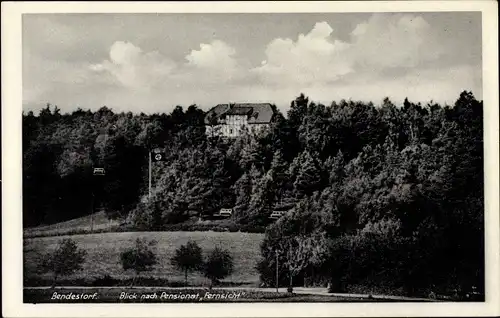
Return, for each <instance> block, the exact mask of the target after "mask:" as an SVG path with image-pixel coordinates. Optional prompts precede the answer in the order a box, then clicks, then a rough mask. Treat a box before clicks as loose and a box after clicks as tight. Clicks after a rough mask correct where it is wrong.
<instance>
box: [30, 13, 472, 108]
mask: <svg viewBox="0 0 500 318" xmlns="http://www.w3.org/2000/svg"><path fill="white" fill-rule="evenodd" d="M429 21H430V20H429ZM331 25H333V23H332V24H331ZM331 25H330V24H329V23H327V22H325V21H318V22H316V23H315V24H314V25H311V27H310V29H309V30H307V31H306V32H304V33H303V34H297V36H296V37H279V36H275V38H274V39H272V37H269V39H270V40H269V39H268V40H266V41H262V43H263V44H262V45H264V46H261V47H259V48H261V49H262V51H261V52H260V54H262V56H257V55H256V53H255V52H256V51H257V49H256V50H254V51H252V52H253V53H249V52H248V50H244V49H243V48H242V47H244V46H241V43H239V46H234V45H235V43H236V44H238V41H232V42H231V43H229V42H225V41H223V40H221V39H216V40H214V39H210V38H208V40H207V38H204V39H201V40H200V41H196V42H193V43H196V44H192V43H191V44H190V45H189V47H186V48H184V49H182V50H177V51H176V53H175V54H174V51H175V49H174V48H172V49H168V50H167V49H163V50H161V49H160V48H157V49H156V48H155V49H156V50H155V49H152V48H150V47H148V46H147V45H149V44H145V43H144V42H141V41H140V40H138V39H134V38H132V37H130V36H128V37H126V36H127V35H128V34H127V35H125V34H118V35H119V36H118V35H117V36H114V37H113V38H112V39H107V40H106V41H104V40H102V39H101V38H100V37H99V36H98V35H95V34H94V35H93V36H91V35H90V34H89V35H87V38H86V41H87V40H89V39H92V38H99V39H98V40H96V43H97V42H98V45H94V47H93V48H87V47H86V43H87V42H84V43H80V44H78V42H75V41H73V40H74V39H77V38H79V37H78V36H76V35H72V36H71V39H73V40H72V42H71V45H69V49H70V50H69V51H68V52H66V51H65V50H66V49H68V45H67V44H64V43H62V44H61V45H60V46H59V45H58V44H57V41H59V39H60V38H61V37H62V36H63V35H64V36H66V35H68V34H69V35H71V34H72V29H71V28H69V27H68V28H67V29H64V30H63V29H61V31H60V32H59V33H61V34H59V33H57V34H56V33H53V32H52V31H50V32H49V31H46V32H49V35H51V34H52V35H51V36H52V37H51V38H50V39H51V45H50V46H51V48H50V49H51V50H52V51H51V53H54V54H45V53H43V52H42V53H40V49H42V48H43V45H41V42H40V41H37V42H35V44H36V45H28V46H26V47H25V49H24V50H23V101H24V102H25V103H29V104H33V103H38V105H41V106H43V104H44V103H45V102H51V103H54V104H57V105H59V106H60V107H61V108H62V109H63V110H68V111H71V110H72V109H74V108H75V107H76V106H80V107H83V108H86V107H91V108H93V109H96V108H97V107H100V106H102V105H107V106H109V107H112V108H113V109H114V110H117V111H121V110H124V111H127V110H133V111H144V112H156V111H158V112H167V113H168V112H170V111H171V110H172V108H173V107H174V106H175V105H185V106H187V105H190V104H192V103H196V104H198V105H201V106H202V107H203V108H209V107H211V106H213V105H214V104H217V103H221V102H228V101H235V102H247V101H255V102H259V101H260V102H266V101H268V102H273V103H276V104H277V105H278V107H280V108H281V109H282V111H284V112H286V109H287V108H288V106H289V105H290V101H291V100H293V99H294V98H295V97H296V96H297V95H298V94H300V93H301V92H303V93H305V94H307V95H309V96H310V98H311V100H315V101H319V102H322V103H325V104H330V102H331V101H332V100H337V101H338V100H340V99H343V98H344V99H354V100H364V101H370V100H371V101H373V102H375V103H377V102H379V101H381V100H382V99H383V98H384V97H385V96H389V97H390V98H391V99H392V100H394V101H395V102H399V101H402V100H403V99H404V98H405V97H408V98H409V99H410V100H412V101H415V102H418V101H422V102H426V101H429V100H431V99H433V100H435V101H439V102H448V103H452V102H453V101H454V100H455V99H456V98H457V97H458V95H459V93H460V91H461V90H464V89H467V90H472V91H473V92H474V94H476V97H478V98H482V91H481V88H482V82H481V67H480V64H477V63H476V64H473V63H472V62H471V64H470V65H469V64H467V61H469V60H466V61H465V62H464V61H459V62H456V61H455V62H453V61H452V62H449V63H448V61H449V59H447V58H446V61H447V63H443V60H445V57H449V56H454V52H450V50H452V49H450V46H446V44H444V43H443V41H440V40H439V39H438V38H437V37H436V32H434V31H435V26H434V25H431V24H430V23H429V22H428V21H426V20H425V19H424V18H422V17H421V16H419V15H415V14H374V15H373V16H371V17H370V18H368V19H366V20H365V21H364V22H362V23H359V24H358V25H357V26H355V27H354V28H352V29H351V30H348V31H347V32H344V34H343V37H342V40H341V39H340V37H339V35H337V33H336V32H338V31H336V30H334V28H332V26H331ZM79 28H80V29H81V28H82V27H81V26H79ZM349 31H350V32H349ZM51 32H52V33H51ZM116 32H118V31H116ZM121 32H122V33H124V32H123V31H121ZM125 33H126V32H125ZM241 36H242V37H243V36H244V34H242V35H241ZM32 37H33V36H32ZM117 39H122V40H117ZM123 39H127V40H123ZM163 40H165V39H164V38H160V37H158V41H163ZM224 40H226V39H224ZM168 41H169V40H168ZM168 41H166V42H168ZM104 42H106V44H105V45H104V44H103V43H104ZM149 42H151V41H149ZM163 44H165V43H163ZM155 45H156V44H155ZM168 45H172V46H175V42H168ZM168 45H166V44H165V47H168ZM75 47H76V48H78V49H79V50H80V51H82V52H80V53H79V54H80V58H78V59H76V58H59V57H60V56H61V55H68V56H70V55H72V52H73V51H75V50H76V49H75ZM158 47H161V46H158ZM83 48H86V50H85V49H83ZM89 52H90V53H91V52H99V54H98V57H97V53H96V54H90V53H89ZM167 52H168V53H167ZM251 54H254V55H252V56H251ZM84 57H87V58H84ZM91 57H92V58H91ZM250 63H254V64H253V65H252V64H250ZM64 107H66V109H65V108H64Z"/></svg>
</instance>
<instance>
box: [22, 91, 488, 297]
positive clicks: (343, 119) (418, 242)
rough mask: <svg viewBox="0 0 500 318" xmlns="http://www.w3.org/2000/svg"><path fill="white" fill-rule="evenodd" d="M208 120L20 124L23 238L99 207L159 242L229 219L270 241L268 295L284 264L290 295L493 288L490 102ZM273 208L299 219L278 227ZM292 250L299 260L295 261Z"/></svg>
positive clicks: (97, 115) (349, 107) (116, 118)
mask: <svg viewBox="0 0 500 318" xmlns="http://www.w3.org/2000/svg"><path fill="white" fill-rule="evenodd" d="M204 115H205V112H204V111H202V110H201V109H199V108H198V107H197V106H196V105H192V106H189V107H188V108H187V109H183V108H182V107H180V106H177V107H176V108H175V109H174V110H173V111H172V112H171V113H170V114H152V115H146V114H143V113H141V114H133V113H131V112H128V113H114V112H113V111H112V110H111V109H109V108H107V107H102V108H100V109H99V110H98V111H96V112H92V111H90V110H82V109H78V110H76V111H74V112H72V113H70V114H61V112H60V110H59V109H58V108H57V107H53V106H51V105H47V107H46V108H44V109H42V110H41V111H40V112H39V114H37V115H35V114H33V113H32V112H29V113H26V114H23V157H24V158H23V159H24V160H23V169H24V173H23V191H24V193H23V196H24V197H23V202H24V203H23V204H24V205H23V221H24V226H25V227H31V226H36V225H40V224H50V223H55V222H59V221H63V220H68V219H72V218H75V217H79V216H83V215H87V214H89V213H91V212H92V211H95V210H96V209H103V210H105V211H106V213H107V215H108V216H109V217H110V218H119V219H122V220H124V222H126V224H128V226H130V227H131V228H132V229H140V230H162V229H165V228H166V226H167V225H171V224H180V223H183V222H188V221H189V220H191V219H193V216H199V215H202V216H210V215H213V213H214V212H216V211H218V210H219V209H221V208H224V207H228V208H234V213H233V217H232V219H231V222H232V224H233V226H234V227H235V228H236V229H239V230H242V231H245V229H252V230H256V231H258V230H260V231H265V233H266V236H265V240H264V242H263V244H262V256H263V258H262V260H261V261H260V262H259V264H258V267H259V270H260V273H261V280H262V281H263V282H265V283H267V284H268V285H272V284H273V279H274V276H273V275H274V274H273V273H274V266H275V263H274V262H275V259H276V257H275V253H278V254H279V258H278V259H279V261H280V266H281V267H282V268H281V271H280V272H282V273H285V274H286V273H287V272H288V273H289V272H291V271H293V273H294V275H288V276H287V275H282V279H283V280H284V281H283V282H282V284H289V282H288V281H287V280H288V277H290V276H296V278H295V279H296V281H300V283H304V282H306V281H307V282H309V283H311V284H313V283H315V282H316V281H319V283H323V282H324V280H325V279H327V280H328V281H329V282H330V284H331V286H332V289H333V290H345V289H346V286H349V285H352V284H357V283H365V282H370V283H371V284H378V285H379V286H380V285H381V284H384V285H388V286H389V287H390V288H402V289H404V290H405V291H406V292H407V293H409V294H412V293H415V292H416V291H417V290H422V289H428V288H437V289H439V288H440V287H442V286H447V287H450V288H451V287H453V288H457V289H460V288H469V287H470V286H472V285H474V286H476V287H477V288H479V289H480V290H484V237H483V235H484V202H483V201H484V197H483V103H482V101H477V100H476V99H475V97H474V96H473V95H472V93H470V92H463V93H461V94H460V96H459V97H458V99H457V101H456V102H455V104H454V105H452V106H442V105H438V104H435V103H433V102H430V103H428V104H427V105H421V104H419V103H418V104H415V103H412V102H410V101H408V100H405V101H404V104H403V105H394V104H393V103H392V102H391V101H390V100H389V99H387V98H386V99H385V100H384V101H383V102H382V103H381V104H380V105H374V104H372V103H363V102H355V101H345V100H342V101H340V102H332V104H331V105H329V106H326V105H322V104H318V103H314V102H311V101H309V99H308V98H307V97H305V96H304V95H300V96H299V97H297V98H296V99H295V100H294V101H292V103H291V105H290V108H289V110H288V114H287V116H284V115H283V114H281V113H280V112H279V111H277V114H276V116H275V121H274V123H273V125H272V127H271V128H270V130H269V132H267V133H265V134H262V135H259V136H256V137H252V136H249V135H245V136H242V137H241V138H237V139H231V140H225V139H207V138H206V137H205V128H204V125H203V118H204ZM155 148H160V149H163V150H164V151H165V153H166V160H165V161H162V162H155V163H154V164H153V171H152V179H153V180H152V183H153V191H152V196H151V198H150V199H147V198H148V152H149V151H150V149H155ZM94 167H104V168H105V169H106V175H105V176H102V177H95V176H93V174H92V171H93V168H94ZM275 210H284V211H289V212H288V213H286V214H285V215H284V216H283V217H282V218H280V219H279V220H277V221H274V220H272V219H270V218H269V215H270V214H271V213H272V211H275ZM298 238H300V239H298ZM290 251H300V253H301V255H295V258H296V259H297V261H296V262H295V263H294V264H290V263H289V262H288V263H287V261H286V260H287V259H289V258H290V255H289V253H290ZM287 253H288V254H287ZM297 253H298V252H297ZM287 255H288V256H287Z"/></svg>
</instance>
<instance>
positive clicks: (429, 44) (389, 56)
mask: <svg viewBox="0 0 500 318" xmlns="http://www.w3.org/2000/svg"><path fill="white" fill-rule="evenodd" d="M350 43H351V47H350V50H348V51H347V52H346V53H348V54H349V56H350V58H351V62H352V64H353V65H355V67H356V68H357V69H358V70H360V69H362V68H369V69H370V70H373V68H376V69H380V68H394V67H415V66H417V65H419V64H421V63H423V62H426V61H432V60H436V59H438V58H439V57H440V56H441V54H442V53H443V47H442V46H441V45H440V43H439V41H438V39H437V38H435V37H434V36H433V32H432V29H431V26H430V25H429V23H427V21H426V20H424V19H423V18H422V17H420V16H415V15H409V14H396V15H388V14H374V15H372V16H371V17H370V18H369V19H368V21H366V22H363V23H361V24H358V25H357V26H356V28H355V29H354V30H353V31H352V32H351V42H350Z"/></svg>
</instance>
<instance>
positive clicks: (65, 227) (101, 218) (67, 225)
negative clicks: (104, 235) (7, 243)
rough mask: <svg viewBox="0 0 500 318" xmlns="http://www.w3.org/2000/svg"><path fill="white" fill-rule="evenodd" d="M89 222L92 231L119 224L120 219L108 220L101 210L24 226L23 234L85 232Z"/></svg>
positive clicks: (48, 234) (32, 235)
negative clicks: (64, 219) (52, 221)
mask: <svg viewBox="0 0 500 318" xmlns="http://www.w3.org/2000/svg"><path fill="white" fill-rule="evenodd" d="M91 222H92V223H93V226H92V228H93V230H94V231H103V230H109V229H111V228H113V227H116V226H118V225H119V224H120V221H117V220H109V219H108V217H107V216H106V214H105V213H104V212H102V211H101V212H97V213H94V214H92V215H86V216H82V217H79V218H76V219H72V220H68V221H64V222H59V223H55V224H50V225H40V226H36V227H31V228H26V229H24V231H23V234H24V236H25V237H35V236H57V235H62V234H66V233H81V232H87V231H90V229H91Z"/></svg>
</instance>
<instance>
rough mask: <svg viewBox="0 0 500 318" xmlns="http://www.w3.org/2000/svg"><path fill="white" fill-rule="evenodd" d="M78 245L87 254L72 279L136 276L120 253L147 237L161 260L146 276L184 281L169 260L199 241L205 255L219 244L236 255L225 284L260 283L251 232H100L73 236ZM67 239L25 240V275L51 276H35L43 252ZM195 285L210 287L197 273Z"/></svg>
mask: <svg viewBox="0 0 500 318" xmlns="http://www.w3.org/2000/svg"><path fill="white" fill-rule="evenodd" d="M70 237H71V238H72V239H74V240H75V241H76V242H77V244H78V245H79V246H80V247H81V248H83V249H85V250H86V251H87V253H88V254H87V257H86V261H85V263H84V264H83V270H82V271H80V272H78V273H77V274H74V275H72V276H71V277H69V278H82V277H86V278H95V277H102V276H104V275H106V274H108V275H111V276H112V277H116V278H122V279H123V278H128V277H132V276H133V274H132V273H130V272H124V271H123V269H122V268H121V264H120V252H121V251H122V250H124V249H126V248H128V247H131V246H133V245H134V241H135V239H136V238H138V237H140V238H147V239H148V240H156V241H157V242H158V243H157V244H156V246H155V247H154V249H155V251H156V253H157V256H158V258H159V263H158V265H157V266H156V267H155V268H154V269H153V271H152V272H149V273H145V274H144V276H154V277H158V278H166V279H168V280H169V281H183V279H184V276H183V275H182V273H180V272H178V271H176V270H175V269H174V268H173V267H172V266H171V265H170V258H171V257H172V255H173V254H174V251H175V249H176V248H178V247H179V246H181V245H183V244H185V243H186V242H187V241H188V240H190V239H192V240H194V241H196V242H197V243H198V244H199V245H200V246H201V248H202V249H203V251H204V252H205V253H208V252H209V251H210V250H211V249H212V248H214V247H215V246H216V245H220V246H222V247H223V248H225V249H228V250H229V251H230V252H231V254H232V255H233V259H234V263H235V267H234V273H233V274H232V275H231V276H229V277H227V278H226V281H232V282H247V283H257V282H258V280H259V277H258V272H257V271H256V269H255V265H256V262H257V260H258V259H259V258H260V248H259V246H260V243H261V241H262V239H263V235H262V234H251V233H221V232H121V233H99V234H87V235H72V236H70ZM63 238H65V236H59V237H38V238H27V239H25V240H24V258H25V274H26V275H31V276H33V275H34V276H36V275H40V276H41V277H48V276H47V274H36V270H35V267H36V264H37V262H38V257H39V256H40V255H42V254H43V253H46V252H48V251H51V250H53V249H55V248H56V246H57V243H58V242H59V241H60V240H61V239H63ZM189 280H190V283H192V284H203V285H205V284H207V281H206V280H205V278H203V277H201V276H200V275H199V274H198V273H193V274H191V275H190V277H189Z"/></svg>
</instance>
